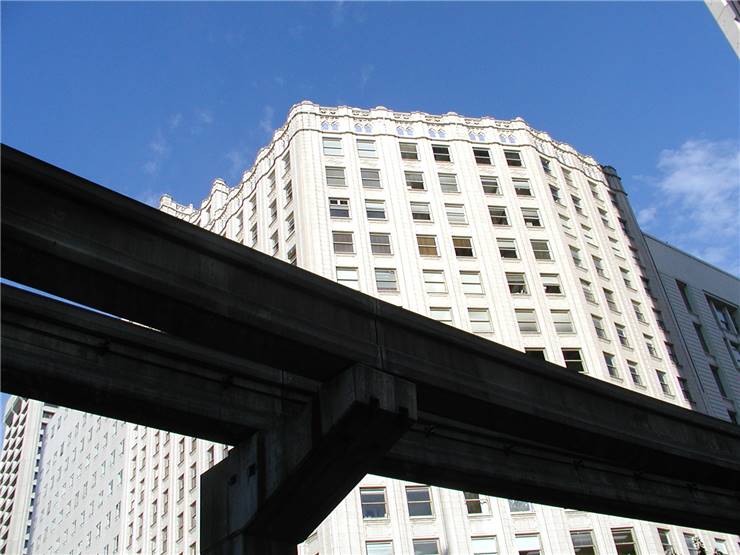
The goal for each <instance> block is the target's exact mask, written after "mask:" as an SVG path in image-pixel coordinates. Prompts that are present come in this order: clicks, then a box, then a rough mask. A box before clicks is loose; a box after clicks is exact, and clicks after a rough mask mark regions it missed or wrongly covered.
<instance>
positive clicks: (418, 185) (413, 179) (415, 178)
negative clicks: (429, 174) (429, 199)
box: [403, 172, 426, 191]
mask: <svg viewBox="0 0 740 555" xmlns="http://www.w3.org/2000/svg"><path fill="white" fill-rule="evenodd" d="M403 174H404V176H405V177H406V187H408V188H409V189H410V190H412V191H423V190H424V189H426V187H425V186H424V174H422V173H421V172H403Z"/></svg>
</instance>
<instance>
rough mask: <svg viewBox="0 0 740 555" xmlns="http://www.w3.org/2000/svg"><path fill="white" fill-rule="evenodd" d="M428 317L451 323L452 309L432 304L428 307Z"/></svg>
mask: <svg viewBox="0 0 740 555" xmlns="http://www.w3.org/2000/svg"><path fill="white" fill-rule="evenodd" d="M429 317H430V318H432V319H433V320H437V322H442V323H443V324H449V325H450V326H451V325H452V309H451V308H449V307H444V306H432V307H430V308H429Z"/></svg>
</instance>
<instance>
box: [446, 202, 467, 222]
mask: <svg viewBox="0 0 740 555" xmlns="http://www.w3.org/2000/svg"><path fill="white" fill-rule="evenodd" d="M445 213H446V214H447V221H448V222H449V223H450V224H452V225H455V224H467V223H468V218H467V216H466V215H465V206H463V205H462V204H445Z"/></svg>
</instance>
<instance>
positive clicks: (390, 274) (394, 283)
mask: <svg viewBox="0 0 740 555" xmlns="http://www.w3.org/2000/svg"><path fill="white" fill-rule="evenodd" d="M375 285H376V287H377V288H378V291H379V292H383V291H398V280H397V279H396V270H394V269H392V268H375Z"/></svg>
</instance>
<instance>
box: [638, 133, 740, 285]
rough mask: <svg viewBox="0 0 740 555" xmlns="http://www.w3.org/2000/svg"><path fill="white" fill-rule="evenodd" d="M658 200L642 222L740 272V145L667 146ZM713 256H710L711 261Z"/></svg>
mask: <svg viewBox="0 0 740 555" xmlns="http://www.w3.org/2000/svg"><path fill="white" fill-rule="evenodd" d="M657 170H658V172H659V174H660V175H659V176H658V177H656V178H652V179H651V180H650V182H651V184H652V185H653V186H654V187H655V189H656V193H657V194H656V195H655V196H656V197H657V199H656V201H655V202H654V203H653V204H652V205H651V206H647V207H645V208H643V209H642V210H640V211H639V213H638V217H639V218H641V225H643V227H644V228H645V229H647V230H648V231H651V232H654V233H655V234H656V235H658V236H659V237H660V238H662V239H666V240H668V241H670V242H672V243H673V244H675V245H676V246H678V247H679V248H682V249H684V250H687V251H689V252H691V253H692V254H695V255H697V256H699V257H701V258H704V259H705V260H707V261H708V262H711V263H713V264H716V265H718V266H722V267H723V268H725V269H727V270H729V271H732V272H734V273H738V272H739V270H740V235H738V231H739V224H738V222H739V220H740V218H739V216H740V148H739V145H738V144H737V143H735V142H732V141H708V140H689V141H686V142H684V143H683V144H682V145H681V146H680V147H679V148H677V149H666V150H663V151H662V152H661V153H660V155H659V157H658V162H657ZM710 259H711V260H710Z"/></svg>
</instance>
